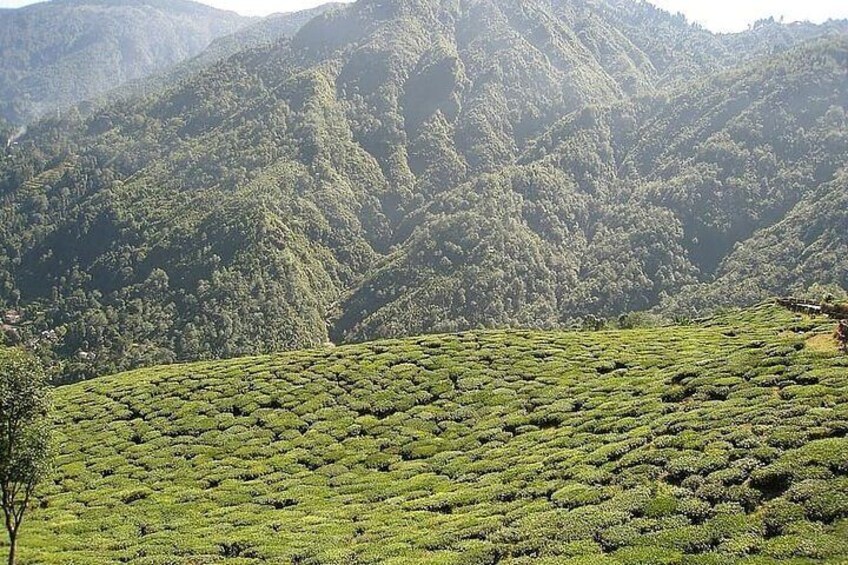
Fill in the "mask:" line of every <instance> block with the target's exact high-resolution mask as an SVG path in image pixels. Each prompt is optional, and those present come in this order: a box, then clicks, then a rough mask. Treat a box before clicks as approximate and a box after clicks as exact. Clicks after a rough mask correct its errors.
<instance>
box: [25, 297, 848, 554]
mask: <svg viewBox="0 0 848 565" xmlns="http://www.w3.org/2000/svg"><path fill="white" fill-rule="evenodd" d="M832 331H833V324H832V322H828V321H826V320H824V319H810V318H806V317H802V316H795V315H792V314H790V313H788V312H786V311H784V310H781V309H774V308H772V307H763V308H759V309H753V310H750V311H744V312H739V311H734V312H729V313H727V314H725V315H722V316H720V317H718V318H714V319H711V320H707V321H702V322H701V323H699V324H696V325H692V326H688V327H667V328H657V329H641V330H628V331H607V332H592V333H562V332H549V333H544V332H531V331H508V332H502V331H498V332H468V333H461V334H453V335H438V336H430V337H423V338H410V339H404V340H393V341H384V342H376V343H369V344H365V345H357V346H346V347H340V348H336V349H322V350H313V351H304V352H297V353H288V354H284V355H275V356H270V357H255V358H246V359H238V360H233V361H227V362H207V363H199V364H194V365H183V366H171V367H159V368H155V369H146V370H142V371H136V372H133V373H128V374H124V375H118V376H114V377H107V378H102V379H97V380H94V381H90V382H87V383H81V384H78V385H72V386H69V387H60V388H59V389H58V390H57V391H56V394H55V403H56V418H57V424H56V432H57V438H56V440H57V446H58V447H59V450H60V453H59V455H58V459H57V461H56V475H55V478H54V480H52V481H50V482H49V483H48V484H46V485H45V487H44V488H43V489H42V490H41V492H40V498H39V499H40V500H43V503H41V504H40V505H38V506H37V507H36V509H34V510H33V512H32V513H31V514H30V517H29V519H28V522H27V525H26V527H25V528H24V529H23V537H22V539H21V543H20V556H21V563H22V564H31V563H32V564H34V563H42V564H60V563H61V564H64V563H75V564H77V565H112V564H118V563H129V564H132V565H143V564H154V563H156V564H165V563H174V564H181V565H189V564H196V563H204V564H207V563H238V564H240V565H259V564H262V563H269V564H271V563H273V564H280V563H301V564H312V565H341V564H345V565H347V564H361V565H372V564H373V565H377V564H393V565H394V564H418V565H424V564H427V565H431V564H432V565H494V564H499V565H529V564H541V565H589V564H591V565H646V564H654V563H661V564H667V565H715V564H719V563H721V564H728V565H744V564H747V565H753V564H757V565H782V564H786V565H790V564H795V565H801V564H804V565H824V564H827V563H833V564H836V563H843V562H844V561H845V559H846V558H848V437H846V434H848V372H846V370H845V369H846V358H845V356H844V355H841V354H838V353H837V352H836V345H835V342H833V341H832V338H831V334H832Z"/></svg>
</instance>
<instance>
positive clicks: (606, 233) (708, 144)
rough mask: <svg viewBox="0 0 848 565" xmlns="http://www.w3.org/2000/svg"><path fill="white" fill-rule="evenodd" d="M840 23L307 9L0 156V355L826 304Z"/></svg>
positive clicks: (580, 5) (463, 9) (847, 82)
mask: <svg viewBox="0 0 848 565" xmlns="http://www.w3.org/2000/svg"><path fill="white" fill-rule="evenodd" d="M846 30H848V26H846V23H845V22H831V23H829V24H826V25H824V26H811V25H801V26H798V25H794V26H782V25H780V24H778V23H776V22H762V23H760V24H759V25H758V26H756V27H755V28H753V29H752V30H750V31H749V32H746V33H744V34H740V35H731V36H723V35H714V34H711V33H709V32H707V31H705V30H703V29H700V28H697V27H693V26H690V25H688V24H686V22H685V21H684V20H683V19H682V18H680V17H674V16H671V15H669V14H667V13H665V12H663V11H661V10H657V9H655V8H653V7H652V6H650V5H649V4H645V3H636V2H630V1H629V0H603V1H594V0H593V1H588V0H569V1H565V0H558V1H546V0H528V1H526V2H521V3H517V2H512V1H507V0H450V1H449V0H444V1H441V0H395V1H391V2H386V1H384V0H360V1H359V2H357V3H356V4H353V5H349V6H345V7H343V8H340V9H338V10H331V11H328V12H326V13H323V14H321V15H318V16H317V17H315V18H313V19H311V20H310V21H309V22H308V23H307V24H306V25H304V26H303V27H302V28H301V29H300V31H299V32H298V33H297V34H295V35H294V37H292V38H291V40H282V41H279V42H276V43H274V44H272V45H266V46H264V47H259V48H255V49H250V50H246V51H242V52H239V53H237V54H235V55H234V56H232V57H230V58H229V59H227V60H226V61H222V62H220V63H218V64H215V65H211V66H209V67H207V68H205V70H202V71H200V72H198V73H195V74H192V75H191V76H190V77H189V78H187V79H186V80H183V81H179V82H174V83H172V84H170V85H169V86H168V87H166V88H164V89H163V90H161V91H156V92H149V93H148V94H147V95H146V96H143V97H137V98H134V99H132V100H129V101H123V102H120V103H117V104H115V105H113V106H111V107H109V108H106V109H104V110H103V111H100V112H98V113H96V114H95V115H93V116H91V117H90V118H85V119H80V118H75V117H74V116H66V117H65V118H64V119H62V120H61V121H60V120H55V119H50V120H45V121H43V122H41V123H39V124H37V125H35V126H34V127H33V128H31V131H30V132H29V134H28V135H27V136H26V137H25V138H23V139H22V140H21V143H20V144H19V145H17V146H14V147H13V148H11V149H10V150H9V151H8V153H9V155H8V156H7V157H6V158H5V160H4V161H3V164H2V167H0V194H2V198H3V199H2V207H0V217H2V219H3V221H2V225H0V230H3V231H2V232H0V233H2V241H3V247H2V248H0V284H2V287H0V299H2V300H3V301H5V303H6V305H7V306H8V307H11V308H18V307H22V308H23V310H24V313H25V318H26V320H27V322H28V323H29V324H30V325H28V326H23V327H21V328H13V329H14V332H11V331H10V333H11V334H13V335H12V338H10V339H23V340H26V339H37V340H39V343H40V344H42V345H46V346H47V347H46V351H49V353H50V355H54V356H56V357H57V358H62V359H66V360H73V361H68V362H67V365H66V366H65V371H66V374H68V375H71V376H72V377H73V378H75V376H79V375H86V374H92V373H98V372H106V371H111V370H113V369H115V368H126V367H132V366H138V365H142V364H148V363H152V362H169V361H174V360H181V359H199V358H211V357H229V356H234V355H241V354H250V353H257V352H262V351H267V350H276V349H284V348H297V347H303V346H308V345H315V344H319V343H322V342H324V341H326V340H327V339H329V338H332V339H333V340H336V341H341V340H358V339H364V338H373V337H380V336H399V335H409V334H413V333H421V332H429V331H451V330H458V329H465V328H472V327H478V326H507V325H521V326H532V327H553V326H562V325H566V324H569V323H572V322H574V321H576V320H579V319H580V318H582V317H584V316H588V315H603V316H612V315H616V316H617V315H618V314H619V313H622V312H626V311H629V310H641V309H646V308H651V307H654V306H657V305H663V306H664V307H665V308H666V309H667V310H668V311H671V312H680V311H684V312H690V311H691V310H692V309H693V308H699V309H700V308H704V307H709V306H711V305H712V304H718V303H726V302H737V301H739V302H745V301H750V300H753V299H758V298H760V297H762V296H764V295H766V294H768V293H772V292H783V291H788V290H790V289H791V290H795V289H802V288H805V287H806V286H808V285H810V284H813V283H831V284H838V285H842V286H845V287H848V280H846V269H845V267H844V265H845V258H844V257H845V255H844V253H842V254H840V249H844V247H845V237H846V236H845V230H844V229H840V226H839V225H838V222H842V223H844V222H845V213H844V207H842V208H840V207H839V205H838V202H839V199H842V200H844V198H842V195H844V192H845V190H844V179H845V176H844V174H845V173H844V171H843V172H840V171H841V170H843V169H844V163H845V162H846V157H848V155H846V151H848V144H846V143H845V141H846V134H848V133H847V132H848V124H846V119H845V105H846V101H848V76H846V69H848V35H846ZM831 202H833V203H834V205H833V206H831V205H830V204H831ZM834 222H836V224H834ZM784 238H786V239H788V240H789V241H788V242H787V241H783V239H784ZM840 246H841V247H840ZM798 254H800V255H801V256H802V257H803V261H802V260H800V259H799V257H798ZM766 257H769V258H770V259H768V261H769V263H772V259H773V260H775V261H779V262H778V263H777V264H773V265H772V268H771V269H763V268H761V265H762V264H763V263H764V262H765V261H767V259H766ZM740 280H742V281H744V286H745V292H741V289H740V288H739V287H740V282H739V281H740ZM729 290H732V292H729ZM711 296H713V297H716V300H715V301H710V299H709V297H711ZM41 332H46V333H45V334H43V335H42V334H41ZM51 332H54V333H51Z"/></svg>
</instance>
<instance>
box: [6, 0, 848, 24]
mask: <svg viewBox="0 0 848 565" xmlns="http://www.w3.org/2000/svg"><path fill="white" fill-rule="evenodd" d="M201 1H203V2H204V3H206V4H211V5H213V6H217V7H219V8H224V9H228V10H234V11H236V12H239V13H241V14H245V15H252V16H253V15H265V14H270V13H272V12H289V11H293V10H301V9H303V8H309V7H312V6H317V5H318V4H322V3H323V1H322V0H201ZM634 1H636V0H634ZM651 1H652V2H653V3H654V4H657V5H658V6H661V7H663V8H665V9H666V10H669V11H671V12H683V13H684V14H686V16H687V17H688V18H689V19H690V20H692V21H696V22H698V23H700V24H702V25H703V26H704V27H707V28H709V29H711V30H713V31H741V30H743V29H745V28H746V27H748V25H749V24H751V23H753V22H755V21H756V20H758V19H761V18H767V17H769V16H774V17H775V18H780V17H784V18H785V19H786V21H787V22H790V21H798V20H811V21H814V22H822V21H824V20H827V19H828V18H848V0H651ZM32 3H33V2H32V0H0V7H17V6H23V5H25V4H32Z"/></svg>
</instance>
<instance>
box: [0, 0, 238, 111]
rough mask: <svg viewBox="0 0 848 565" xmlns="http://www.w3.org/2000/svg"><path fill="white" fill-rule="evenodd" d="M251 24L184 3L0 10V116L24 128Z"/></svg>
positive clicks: (139, 0)
mask: <svg viewBox="0 0 848 565" xmlns="http://www.w3.org/2000/svg"><path fill="white" fill-rule="evenodd" d="M250 21H251V20H250V19H249V18H242V17H241V16H238V15H237V14H235V13H232V12H224V11H221V10H215V9H213V8H210V7H208V6H205V5H203V4H198V3H195V2H189V1H186V0H168V1H163V0H53V1H51V2H42V3H38V4H33V5H31V6H27V7H24V8H19V9H14V10H11V9H5V10H2V11H0V53H2V54H3V57H2V58H0V100H2V102H0V117H3V118H4V119H6V120H7V121H11V122H15V123H26V122H29V121H32V120H33V119H35V118H37V117H39V116H41V115H43V114H45V113H47V112H49V111H51V110H54V109H57V108H64V107H67V106H70V105H73V104H75V103H77V102H80V101H82V100H86V99H89V98H93V97H95V96H97V95H100V94H103V93H105V92H106V91H108V90H111V89H114V88H116V87H118V86H121V85H122V84H124V83H126V82H128V81H131V80H134V79H139V78H142V77H145V76H147V75H150V74H153V73H155V72H157V71H160V70H162V69H164V68H166V67H169V66H171V65H174V64H176V63H179V62H180V61H182V60H185V59H188V58H190V57H193V56H195V55H197V54H198V53H200V52H201V51H202V50H203V49H205V48H206V47H207V46H208V45H209V43H211V42H212V40H214V39H216V38H218V37H221V36H223V35H227V34H229V33H232V32H233V31H235V30H237V29H239V28H240V27H242V26H244V25H245V24H247V23H248V22H250Z"/></svg>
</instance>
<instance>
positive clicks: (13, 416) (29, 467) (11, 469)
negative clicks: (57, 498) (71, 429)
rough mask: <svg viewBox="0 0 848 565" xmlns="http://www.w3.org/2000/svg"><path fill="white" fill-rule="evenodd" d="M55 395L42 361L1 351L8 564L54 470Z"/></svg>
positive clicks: (0, 473)
mask: <svg viewBox="0 0 848 565" xmlns="http://www.w3.org/2000/svg"><path fill="white" fill-rule="evenodd" d="M49 412H50V394H49V385H48V379H47V376H46V374H45V372H44V369H43V368H42V366H41V364H40V362H39V361H38V360H37V359H36V358H35V357H33V356H32V355H29V354H28V353H26V352H24V351H22V350H20V349H7V350H0V490H2V504H3V513H4V515H5V519H6V530H7V531H8V533H9V565H14V563H15V550H16V548H17V540H18V533H19V532H20V528H21V524H22V523H23V520H24V514H25V513H26V511H27V508H28V507H29V505H30V502H31V501H32V497H33V494H34V492H35V488H36V486H37V485H38V483H39V482H40V481H41V479H42V478H44V476H45V475H46V474H47V472H48V470H49V468H50V427H49V421H48V417H49Z"/></svg>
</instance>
